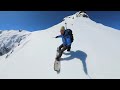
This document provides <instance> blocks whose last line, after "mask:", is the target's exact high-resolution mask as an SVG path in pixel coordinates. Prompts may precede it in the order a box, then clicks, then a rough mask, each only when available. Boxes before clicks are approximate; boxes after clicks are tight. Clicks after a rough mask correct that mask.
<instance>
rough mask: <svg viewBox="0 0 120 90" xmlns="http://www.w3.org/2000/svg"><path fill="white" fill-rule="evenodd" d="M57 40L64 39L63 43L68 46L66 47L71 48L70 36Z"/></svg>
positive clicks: (63, 36)
mask: <svg viewBox="0 0 120 90" xmlns="http://www.w3.org/2000/svg"><path fill="white" fill-rule="evenodd" d="M57 38H62V42H63V45H66V46H69V45H71V43H72V42H71V39H70V35H66V34H64V35H59V36H57Z"/></svg>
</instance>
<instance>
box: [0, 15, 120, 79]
mask: <svg viewBox="0 0 120 90" xmlns="http://www.w3.org/2000/svg"><path fill="white" fill-rule="evenodd" d="M73 17H74V18H73ZM65 23H67V28H70V29H72V30H73V34H74V39H75V40H74V42H73V44H72V49H71V52H67V51H65V52H64V54H63V56H62V61H61V72H60V74H57V73H56V72H55V71H54V69H53V64H54V58H55V56H56V48H57V47H58V46H59V45H60V44H61V43H62V42H61V39H55V38H53V37H55V36H56V35H58V34H59V30H60V28H61V26H65ZM119 38H120V31H119V30H114V29H113V28H110V27H107V26H104V25H102V24H98V23H96V22H94V21H92V20H91V19H90V18H86V17H82V16H80V17H76V14H74V15H72V16H70V17H66V18H65V19H64V21H62V22H61V23H59V24H57V25H55V26H53V27H51V28H49V29H46V30H42V31H35V32H32V33H31V35H29V37H27V38H26V39H25V41H24V43H22V44H20V45H19V46H18V47H16V48H14V52H13V53H12V54H11V55H10V56H9V57H8V58H5V55H4V56H1V57H0V78H45V79H46V78H53V79H55V78H58V79H64V78H65V79H67V78H70V79H78V78H79V79H90V78H92V79H96V78H120V56H119V53H120V47H119V46H120V40H119Z"/></svg>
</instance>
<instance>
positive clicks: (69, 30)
mask: <svg viewBox="0 0 120 90" xmlns="http://www.w3.org/2000/svg"><path fill="white" fill-rule="evenodd" d="M65 35H66V36H67V35H70V39H71V42H73V41H74V37H73V33H72V30H71V29H66V30H65Z"/></svg>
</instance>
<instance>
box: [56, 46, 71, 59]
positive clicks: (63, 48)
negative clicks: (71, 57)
mask: <svg viewBox="0 0 120 90" xmlns="http://www.w3.org/2000/svg"><path fill="white" fill-rule="evenodd" d="M70 49H71V46H65V45H63V44H61V45H60V46H59V47H58V52H59V55H58V56H57V57H56V59H57V60H58V61H59V59H60V58H61V56H62V54H63V52H64V51H65V50H67V51H70Z"/></svg>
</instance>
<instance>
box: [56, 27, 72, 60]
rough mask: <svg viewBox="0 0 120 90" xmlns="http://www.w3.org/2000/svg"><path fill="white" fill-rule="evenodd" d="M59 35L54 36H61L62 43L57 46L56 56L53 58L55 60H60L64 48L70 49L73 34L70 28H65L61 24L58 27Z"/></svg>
mask: <svg viewBox="0 0 120 90" xmlns="http://www.w3.org/2000/svg"><path fill="white" fill-rule="evenodd" d="M60 33H61V35H59V36H56V37H55V38H62V42H63V43H62V44H61V45H60V46H59V47H58V48H57V52H58V53H59V54H58V56H57V57H56V58H55V59H56V60H58V61H59V60H60V58H61V56H62V54H63V52H64V51H65V50H67V51H70V49H71V44H72V42H73V34H72V31H71V30H70V29H67V30H65V27H64V26H62V27H61V29H60Z"/></svg>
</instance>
